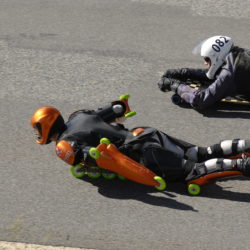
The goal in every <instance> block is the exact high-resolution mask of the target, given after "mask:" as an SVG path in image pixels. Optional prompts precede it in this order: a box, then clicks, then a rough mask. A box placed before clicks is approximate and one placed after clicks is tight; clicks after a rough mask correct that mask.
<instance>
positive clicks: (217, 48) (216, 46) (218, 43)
mask: <svg viewBox="0 0 250 250" xmlns="http://www.w3.org/2000/svg"><path fill="white" fill-rule="evenodd" d="M228 42H229V40H228V39H227V38H226V37H225V36H220V38H219V39H216V40H215V41H214V44H213V45H212V49H213V50H214V51H215V52H220V51H221V48H222V47H223V46H224V45H225V44H226V43H228Z"/></svg>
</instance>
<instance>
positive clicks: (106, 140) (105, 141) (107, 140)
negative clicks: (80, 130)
mask: <svg viewBox="0 0 250 250" xmlns="http://www.w3.org/2000/svg"><path fill="white" fill-rule="evenodd" d="M100 143H104V144H106V145H109V144H110V140H109V139H108V138H102V139H101V140H100Z"/></svg>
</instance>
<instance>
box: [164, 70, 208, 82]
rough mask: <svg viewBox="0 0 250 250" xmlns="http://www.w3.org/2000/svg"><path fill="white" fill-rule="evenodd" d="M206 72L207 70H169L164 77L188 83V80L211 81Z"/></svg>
mask: <svg viewBox="0 0 250 250" xmlns="http://www.w3.org/2000/svg"><path fill="white" fill-rule="evenodd" d="M206 72H207V70H206V69H189V68H181V69H168V70H167V71H166V72H165V74H164V75H163V77H168V78H174V79H178V80H181V81H187V80H188V79H190V80H191V81H192V80H193V81H208V80H209V79H208V78H207V76H206Z"/></svg>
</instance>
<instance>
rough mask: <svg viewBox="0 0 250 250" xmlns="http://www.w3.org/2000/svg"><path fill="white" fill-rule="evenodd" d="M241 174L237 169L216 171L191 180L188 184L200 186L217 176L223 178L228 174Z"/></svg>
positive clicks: (228, 175) (212, 180)
mask: <svg viewBox="0 0 250 250" xmlns="http://www.w3.org/2000/svg"><path fill="white" fill-rule="evenodd" d="M242 175H243V174H242V173H241V172H239V171H224V172H218V173H212V174H208V175H205V176H202V177H200V178H197V179H194V180H191V181H189V182H188V184H192V183H195V184H198V185H200V186H202V185H206V184H208V183H211V182H214V181H215V180H216V179H219V178H225V177H230V176H242Z"/></svg>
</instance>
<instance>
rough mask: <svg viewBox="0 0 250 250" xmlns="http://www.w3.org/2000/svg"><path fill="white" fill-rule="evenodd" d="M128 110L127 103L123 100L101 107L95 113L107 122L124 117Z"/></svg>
mask: <svg viewBox="0 0 250 250" xmlns="http://www.w3.org/2000/svg"><path fill="white" fill-rule="evenodd" d="M125 112H126V105H125V104H124V103H123V102H122V101H114V102H112V103H110V104H108V105H106V106H104V107H103V108H99V109H98V110H96V111H95V113H96V114H97V115H98V116H99V117H101V118H102V120H104V121H105V122H108V123H111V122H114V121H115V120H116V119H117V118H120V117H123V116H124V114H125Z"/></svg>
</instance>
